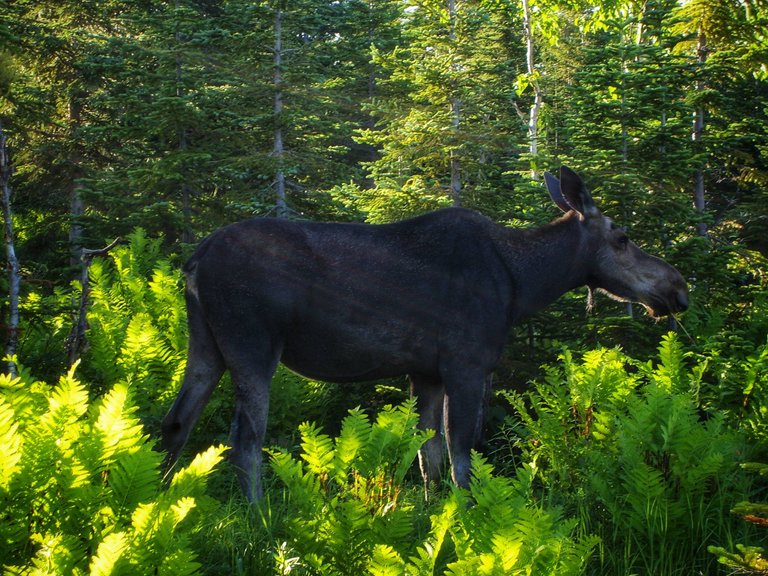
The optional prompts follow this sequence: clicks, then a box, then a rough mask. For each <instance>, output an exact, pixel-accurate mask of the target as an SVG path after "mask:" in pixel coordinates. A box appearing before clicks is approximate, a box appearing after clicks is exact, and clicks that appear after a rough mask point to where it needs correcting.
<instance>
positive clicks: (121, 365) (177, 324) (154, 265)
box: [84, 229, 187, 419]
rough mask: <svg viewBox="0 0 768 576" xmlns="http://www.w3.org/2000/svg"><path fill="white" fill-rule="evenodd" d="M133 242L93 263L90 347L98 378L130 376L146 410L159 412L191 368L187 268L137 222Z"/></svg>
mask: <svg viewBox="0 0 768 576" xmlns="http://www.w3.org/2000/svg"><path fill="white" fill-rule="evenodd" d="M128 240H129V243H128V245H127V246H119V247H117V248H115V249H114V250H112V252H110V254H109V257H108V258H102V259H97V260H95V261H94V262H93V264H92V266H91V306H90V309H89V311H88V323H89V330H88V333H87V336H88V342H89V346H90V348H89V350H88V353H87V354H86V356H85V358H84V368H85V370H86V373H87V374H88V375H89V376H90V377H91V379H92V380H95V381H97V382H102V383H105V384H107V383H111V382H124V383H126V384H128V385H129V386H131V387H132V388H133V389H135V390H141V394H137V395H136V396H135V399H136V401H137V402H138V403H139V405H140V408H141V411H142V417H144V418H149V419H158V418H159V417H160V416H161V414H162V412H164V410H165V407H166V406H167V405H168V403H169V402H170V400H171V399H172V397H173V395H174V394H175V392H176V390H177V389H178V387H179V385H180V382H181V379H182V377H183V375H184V366H185V362H186V352H187V326H186V309H185V305H184V297H183V293H184V291H183V284H182V278H181V273H180V271H179V270H178V268H177V267H176V266H174V265H172V264H171V263H170V262H169V261H168V260H167V259H165V258H162V257H161V256H160V246H161V243H160V241H159V240H156V239H150V238H148V237H147V236H146V233H145V232H144V231H143V230H141V229H138V230H136V231H134V232H133V233H132V234H131V235H130V236H129V239H128Z"/></svg>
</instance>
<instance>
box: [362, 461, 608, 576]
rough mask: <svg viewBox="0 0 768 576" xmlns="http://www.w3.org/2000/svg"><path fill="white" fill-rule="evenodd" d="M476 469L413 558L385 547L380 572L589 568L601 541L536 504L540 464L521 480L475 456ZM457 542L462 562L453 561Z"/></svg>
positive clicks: (435, 518) (377, 557)
mask: <svg viewBox="0 0 768 576" xmlns="http://www.w3.org/2000/svg"><path fill="white" fill-rule="evenodd" d="M472 470H473V473H472V474H473V475H472V481H471V485H470V489H469V492H465V491H463V490H458V489H454V490H453V491H452V492H451V494H450V495H449V496H448V497H447V498H446V499H445V501H444V502H443V503H442V505H441V506H440V509H439V511H438V512H437V513H436V514H434V515H432V516H431V518H430V522H431V529H430V532H429V533H428V535H427V537H426V539H425V541H424V543H423V544H422V545H421V546H419V548H418V549H417V550H416V553H415V554H413V553H411V554H410V555H409V557H408V558H407V559H406V558H405V557H404V556H403V555H401V554H398V552H396V551H395V549H394V548H392V547H390V546H386V545H378V546H377V548H376V550H375V552H374V558H373V561H372V563H371V567H370V569H371V573H372V574H375V575H377V576H386V575H390V574H391V575H395V574H409V575H417V574H423V575H426V574H435V573H444V574H450V575H455V576H459V575H464V574H477V575H481V574H485V575H491V574H493V575H496V574H498V575H501V574H504V575H527V574H551V575H576V574H582V573H583V571H584V567H585V565H586V562H587V560H588V559H589V557H590V556H591V555H592V552H593V549H594V547H595V546H596V545H597V543H598V540H597V539H596V538H593V537H586V538H584V539H582V540H575V539H574V538H573V537H572V534H573V532H574V529H575V526H576V522H575V520H567V519H565V518H563V517H562V515H561V513H560V512H558V511H556V510H545V509H543V508H539V507H537V506H535V505H532V504H531V502H532V500H533V485H534V478H535V476H536V470H535V469H534V468H531V467H524V468H521V469H519V470H518V473H517V476H516V478H515V479H514V480H513V479H510V478H505V477H503V476H494V474H493V470H492V467H491V466H490V465H489V464H488V463H487V462H485V460H483V458H482V457H480V456H479V455H477V454H474V455H473V459H472ZM450 547H452V548H453V550H452V555H453V556H454V557H455V559H454V560H452V561H449V562H446V560H445V555H446V548H450ZM444 563H445V566H443V564H444Z"/></svg>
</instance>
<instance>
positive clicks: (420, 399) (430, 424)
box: [410, 374, 444, 489]
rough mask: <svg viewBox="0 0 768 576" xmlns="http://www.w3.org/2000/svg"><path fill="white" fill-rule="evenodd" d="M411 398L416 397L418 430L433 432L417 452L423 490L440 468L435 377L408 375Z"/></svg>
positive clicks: (438, 396) (436, 477)
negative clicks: (422, 479)
mask: <svg viewBox="0 0 768 576" xmlns="http://www.w3.org/2000/svg"><path fill="white" fill-rule="evenodd" d="M410 380H411V394H412V395H413V396H415V397H416V411H417V412H418V413H419V425H418V426H419V429H421V430H434V432H435V433H434V436H432V438H430V439H429V440H427V441H426V442H425V443H424V445H423V446H422V447H421V449H420V450H419V468H420V469H421V476H422V478H424V486H425V488H427V489H428V488H429V484H430V483H431V482H436V481H437V480H439V479H440V473H441V470H442V467H443V439H442V434H441V430H442V423H443V396H444V389H443V386H442V383H441V382H440V378H439V377H435V376H425V375H422V374H411V375H410Z"/></svg>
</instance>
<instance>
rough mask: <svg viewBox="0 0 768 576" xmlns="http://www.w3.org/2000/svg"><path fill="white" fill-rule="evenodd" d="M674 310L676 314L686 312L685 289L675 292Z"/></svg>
mask: <svg viewBox="0 0 768 576" xmlns="http://www.w3.org/2000/svg"><path fill="white" fill-rule="evenodd" d="M676 308H677V311H678V312H685V311H686V310H688V290H687V289H683V290H678V291H677V302H676Z"/></svg>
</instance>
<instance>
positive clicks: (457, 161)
mask: <svg viewBox="0 0 768 576" xmlns="http://www.w3.org/2000/svg"><path fill="white" fill-rule="evenodd" d="M456 18H457V13H456V0H448V19H449V23H450V24H449V25H450V30H449V32H448V38H449V40H450V42H451V46H452V48H453V49H454V50H455V49H456V46H457V43H456ZM451 70H452V72H453V74H454V75H455V74H457V72H458V71H457V68H456V65H455V63H453V64H452V67H451ZM451 123H452V125H453V135H454V138H457V139H458V136H459V128H460V127H461V98H460V96H459V93H458V86H457V82H455V79H454V82H453V94H452V95H451ZM450 172H451V184H450V196H451V203H452V204H453V205H454V206H460V205H461V157H460V155H459V151H458V149H457V145H456V144H454V145H453V147H452V148H451V151H450Z"/></svg>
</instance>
